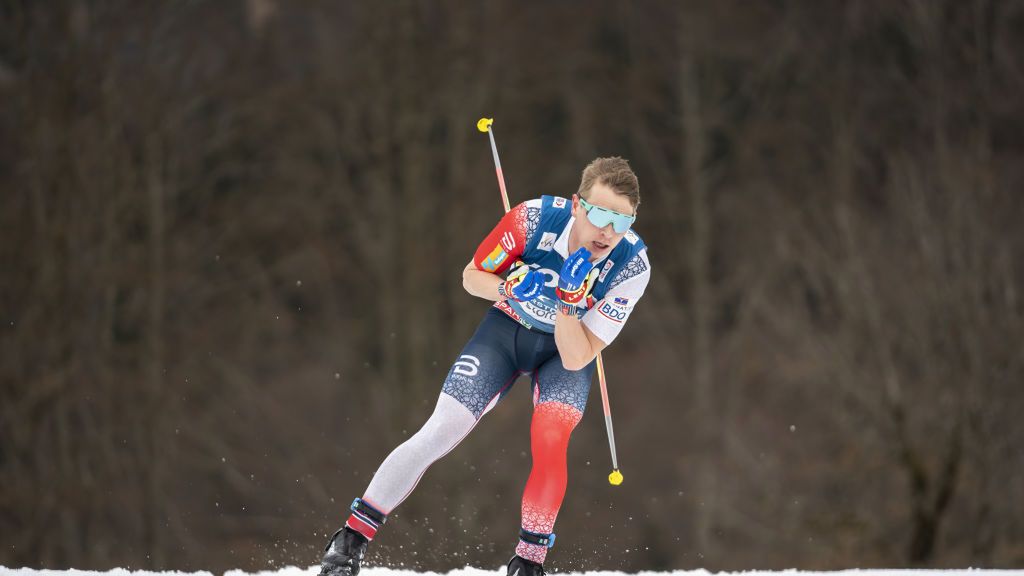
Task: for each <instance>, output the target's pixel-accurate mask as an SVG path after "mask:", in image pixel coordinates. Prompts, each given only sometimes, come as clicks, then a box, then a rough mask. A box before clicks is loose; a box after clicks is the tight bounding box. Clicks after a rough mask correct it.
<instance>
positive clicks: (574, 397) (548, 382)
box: [533, 354, 597, 415]
mask: <svg viewBox="0 0 1024 576" xmlns="http://www.w3.org/2000/svg"><path fill="white" fill-rule="evenodd" d="M596 365H597V364H596V363H595V362H591V363H590V364H588V365H587V366H586V367H585V368H583V369H581V370H576V371H569V370H566V369H565V367H563V366H562V358H561V356H559V355H557V354H555V355H554V356H553V357H551V358H550V359H548V360H547V361H546V362H544V363H543V364H541V366H540V367H539V368H538V369H537V371H536V372H535V376H534V378H533V403H534V405H536V404H541V403H544V402H560V403H562V404H566V405H568V406H572V407H573V408H576V409H577V410H579V411H580V414H581V415H582V414H583V410H584V408H586V407H587V397H588V396H589V395H590V381H591V380H592V379H593V375H594V369H595V367H596Z"/></svg>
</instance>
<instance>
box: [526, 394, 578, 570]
mask: <svg viewBox="0 0 1024 576" xmlns="http://www.w3.org/2000/svg"><path fill="white" fill-rule="evenodd" d="M582 417H583V413H582V412H580V411H579V409H577V408H576V407H574V406H570V405H568V404H562V403H561V402H543V403H540V404H537V405H536V406H535V407H534V411H533V422H532V423H531V424H530V444H531V452H532V454H533V469H532V470H531V471H530V479H529V480H527V482H526V490H524V491H523V508H522V513H523V518H522V527H523V529H524V530H528V531H530V532H535V533H538V534H548V533H550V532H551V531H552V529H554V526H555V518H556V517H557V516H558V509H559V508H560V507H561V506H562V499H563V498H564V497H565V485H566V482H567V479H568V474H567V470H566V452H567V451H568V449H569V435H570V434H572V431H573V428H575V427H576V424H578V423H579V421H580V418H582ZM547 552H548V549H547V547H545V546H540V545H537V544H529V543H526V542H523V541H520V542H519V545H518V546H516V554H518V555H519V556H522V557H523V558H526V559H528V560H533V561H534V562H541V563H543V562H544V559H545V557H546V556H547Z"/></svg>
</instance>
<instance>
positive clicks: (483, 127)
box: [476, 118, 512, 212]
mask: <svg viewBox="0 0 1024 576" xmlns="http://www.w3.org/2000/svg"><path fill="white" fill-rule="evenodd" d="M492 124H494V119H493V118H481V119H480V120H479V121H477V123H476V128H477V130H479V131H481V132H487V137H488V138H489V139H490V141H491V154H492V155H493V156H494V171H495V172H496V173H497V174H498V188H499V189H501V201H502V203H503V204H504V205H505V212H508V211H509V210H511V209H512V206H511V205H510V204H509V203H508V192H506V191H505V175H504V174H502V173H501V160H500V159H498V144H497V143H496V142H495V141H494V128H492V127H491V125H492Z"/></svg>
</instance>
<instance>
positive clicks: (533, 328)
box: [320, 157, 651, 576]
mask: <svg viewBox="0 0 1024 576" xmlns="http://www.w3.org/2000/svg"><path fill="white" fill-rule="evenodd" d="M639 204H640V191H639V184H638V182H637V178H636V175H635V174H634V173H633V171H632V170H631V168H630V166H629V163H628V162H627V161H626V160H624V159H622V158H617V157H616V158H598V159H596V160H594V161H593V162H591V163H590V164H589V165H588V166H587V167H586V168H585V169H584V170H583V175H582V179H581V182H580V187H579V190H578V191H577V193H576V194H574V195H573V197H572V199H571V200H570V199H566V198H560V197H554V196H543V197H541V198H538V199H534V200H529V201H527V202H524V203H522V204H519V205H518V206H516V207H515V208H513V209H512V210H511V211H509V212H508V213H507V214H506V215H505V216H504V217H503V218H502V219H501V221H500V222H499V223H498V225H497V226H496V227H495V228H494V230H492V231H491V233H490V234H489V235H488V236H487V237H486V238H485V239H484V241H483V242H482V243H481V244H480V246H479V247H478V248H477V250H476V253H475V255H474V257H473V260H472V261H471V262H470V263H469V264H468V265H467V266H466V268H465V270H464V271H463V286H464V287H465V289H466V291H467V292H469V293H470V294H472V295H474V296H478V297H480V298H484V299H486V300H490V301H493V302H494V305H493V307H492V308H491V309H490V310H489V311H488V312H487V314H486V315H485V316H484V319H483V321H482V322H481V323H480V326H479V327H478V328H477V330H476V333H475V334H474V335H473V337H472V338H470V340H469V342H468V343H467V344H466V345H465V347H464V348H463V350H462V352H461V354H460V355H459V357H458V359H457V360H456V361H455V363H454V364H453V365H452V367H451V369H450V370H449V372H448V376H447V378H446V379H445V381H444V385H443V387H442V390H441V394H440V397H439V398H438V401H437V405H436V407H435V408H434V412H433V414H432V415H431V416H430V418H429V419H428V420H427V422H426V423H425V424H424V425H423V427H422V428H421V429H420V430H419V431H418V432H416V433H415V434H414V435H413V436H412V437H410V438H409V439H408V440H406V441H405V442H404V443H403V444H401V445H400V446H398V447H397V448H395V450H394V451H392V452H391V454H390V455H389V456H388V457H387V458H386V459H385V460H384V462H383V463H382V464H381V465H380V468H379V469H378V470H377V472H376V474H375V475H374V477H373V479H372V480H371V481H370V485H369V486H368V487H367V489H366V492H365V493H364V494H363V496H362V497H361V498H357V499H356V500H355V501H354V502H353V503H352V507H351V512H352V514H351V516H350V517H349V518H348V520H347V521H346V523H345V526H343V527H342V528H341V529H340V530H338V531H337V532H335V534H334V535H333V536H332V537H331V540H330V542H328V545H327V550H326V553H325V554H324V557H323V560H322V561H321V570H320V574H321V576H356V575H357V574H358V573H359V563H360V561H361V560H362V558H363V554H364V553H365V551H366V546H367V544H368V543H369V542H370V541H371V540H373V538H374V536H375V535H376V533H377V530H378V529H379V528H380V527H381V526H382V525H383V524H384V523H385V521H386V520H387V516H388V514H390V513H391V511H392V510H394V509H395V508H396V507H397V506H398V505H399V504H401V503H402V501H403V500H405V498H406V497H407V496H408V495H409V494H410V493H411V492H412V490H413V488H415V486H416V484H417V483H418V482H419V479H420V478H421V477H422V475H423V473H424V472H425V471H426V470H427V468H428V467H429V466H430V465H431V464H433V463H434V462H435V461H437V460H438V459H439V458H441V457H442V456H444V455H445V454H447V453H448V452H449V451H451V450H452V449H453V448H455V446H457V445H458V444H459V442H460V441H461V440H462V439H463V438H465V437H466V435H468V434H469V433H470V432H471V431H472V430H473V428H474V427H475V426H476V424H477V422H479V421H480V418H481V417H482V416H483V415H484V414H486V413H487V412H488V411H489V410H491V409H492V408H493V407H494V406H495V405H496V404H497V403H498V402H499V401H500V400H501V398H502V397H503V396H504V395H505V394H506V393H507V392H508V390H509V388H510V387H511V385H512V384H513V382H515V380H516V379H517V378H519V376H523V375H530V377H531V381H532V390H533V404H534V411H533V418H532V422H531V426H530V439H531V452H532V455H533V467H532V469H531V471H530V477H529V479H528V481H527V483H526V489H525V490H524V492H523V499H522V518H521V520H522V522H521V526H520V533H519V542H518V544H517V546H516V549H515V556H513V557H512V559H511V560H510V561H509V563H508V576H542V575H543V574H544V568H543V563H544V560H545V558H546V556H547V551H548V548H550V547H551V546H552V545H553V544H554V541H555V535H554V533H553V532H552V530H553V528H554V524H555V518H556V516H557V515H558V510H559V508H560V507H561V504H562V499H563V497H564V496H565V489H566V451H567V449H568V445H569V436H570V434H571V433H572V431H573V429H574V428H575V427H576V424H577V423H579V421H580V419H581V418H582V417H583V410H584V407H585V406H586V403H587V396H588V394H589V391H590V381H591V377H592V375H593V372H594V358H595V357H596V356H597V354H598V353H599V352H600V351H601V350H602V349H603V348H604V347H605V346H607V345H608V344H611V342H612V340H614V339H615V337H616V336H617V335H618V333H619V331H620V330H621V329H622V326H623V325H624V324H625V322H626V320H627V319H628V318H629V315H630V313H631V312H632V310H633V308H634V307H635V306H636V303H637V301H639V300H640V297H641V296H643V293H644V290H645V288H646V287H647V282H648V280H649V279H650V271H651V266H650V262H649V260H648V258H647V249H646V245H645V244H644V242H643V241H642V240H641V239H640V237H639V236H638V235H637V234H636V233H635V232H633V231H632V230H631V229H630V227H631V226H632V224H633V222H634V221H635V220H636V209H637V207H638V206H639ZM506 272H508V274H507V275H506V277H505V278H504V279H503V278H502V277H501V276H500V275H502V274H505V273H506Z"/></svg>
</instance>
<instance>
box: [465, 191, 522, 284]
mask: <svg viewBox="0 0 1024 576" xmlns="http://www.w3.org/2000/svg"><path fill="white" fill-rule="evenodd" d="M525 213H526V204H525V203H524V204H519V205H517V206H516V207H515V208H513V209H512V210H509V211H508V213H506V214H505V215H504V216H503V217H502V218H501V221H500V222H498V225H497V226H495V227H494V230H491V233H490V234H488V235H487V237H486V238H484V241H483V242H481V243H480V246H478V247H477V249H476V254H475V255H474V256H473V264H475V265H476V267H477V269H478V270H483V271H484V272H492V273H494V274H500V273H502V272H504V271H505V270H508V268H509V266H511V265H512V263H513V262H515V261H516V258H519V257H520V256H522V255H523V250H524V249H525V248H526V226H524V225H523V222H524V220H525Z"/></svg>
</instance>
